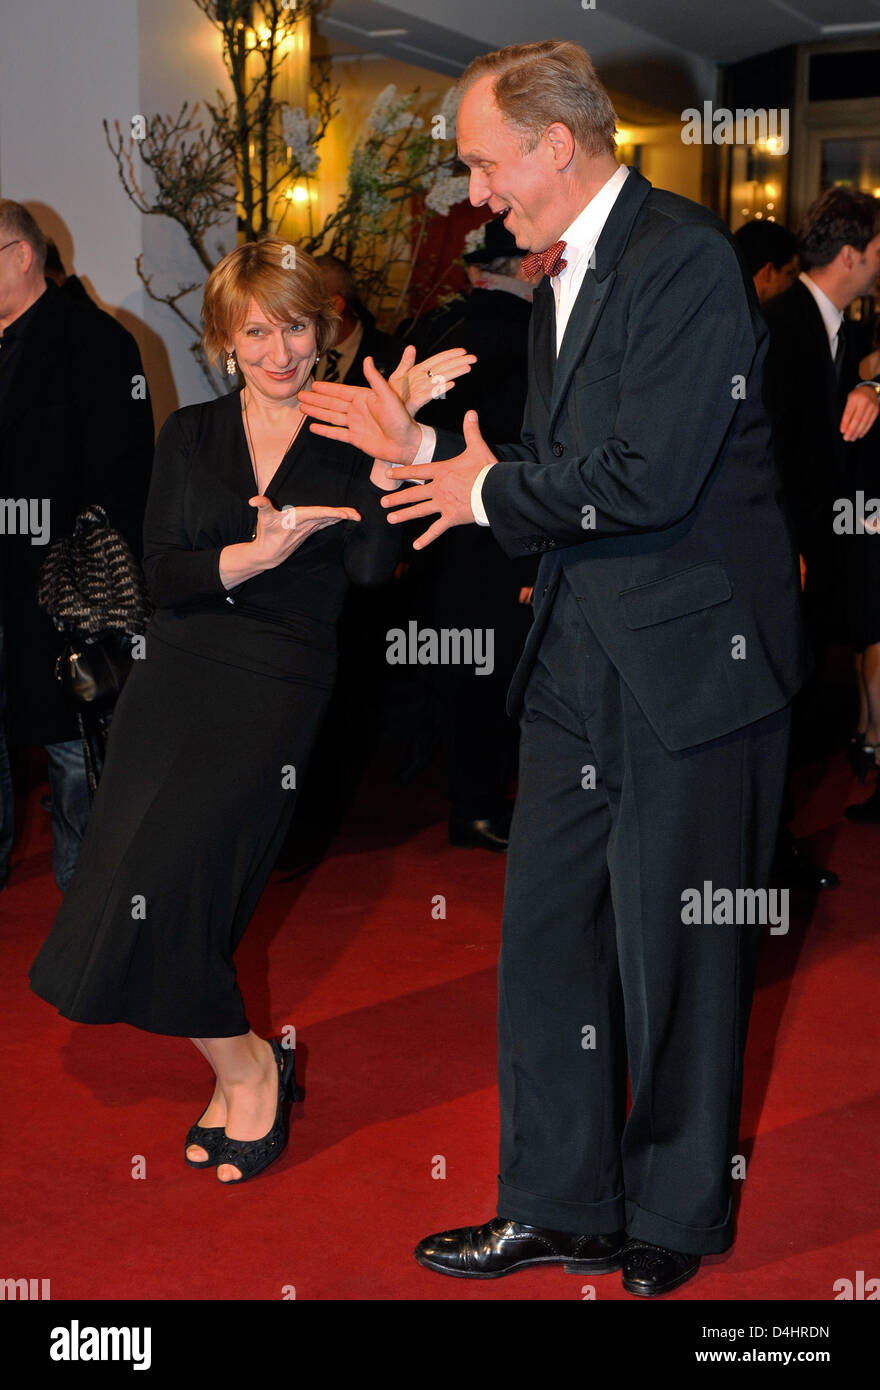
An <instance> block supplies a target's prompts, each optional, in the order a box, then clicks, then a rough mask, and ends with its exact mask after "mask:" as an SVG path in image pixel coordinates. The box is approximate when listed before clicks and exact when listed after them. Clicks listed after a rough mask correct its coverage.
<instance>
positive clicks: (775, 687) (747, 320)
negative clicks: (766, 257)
mask: <svg viewBox="0 0 880 1390" xmlns="http://www.w3.org/2000/svg"><path fill="white" fill-rule="evenodd" d="M594 259H595V267H594V268H591V269H589V270H588V271H587V273H586V276H585V278H584V282H583V285H582V287H581V290H580V293H579V296H578V299H577V301H576V303H575V306H574V309H573V311H572V314H571V318H570V319H569V322H568V326H567V329H566V332H565V336H564V338H563V342H562V348H561V351H560V354H559V357H558V359H557V358H556V355H555V314H554V300H553V292H552V289H551V287H550V283H549V281H548V280H546V279H545V280H544V281H542V283H541V285H540V286H539V287H538V290H537V292H536V294H535V299H534V305H533V313H532V335H531V344H530V372H529V394H528V399H527V402H526V411H525V419H524V424H523V431H522V437H521V442H520V443H519V444H518V445H511V446H508V447H505V448H504V449H503V450H501V457H502V462H500V463H499V464H498V465H496V466H495V467H494V468H492V469H491V471H490V472H489V474H488V476H487V478H486V481H485V483H484V485H483V502H484V505H485V507H486V512H487V515H488V517H489V521H490V524H491V526H492V529H493V531H494V533H495V535H496V537H497V538H498V539H499V540H500V542H501V544H502V545H503V546H504V548H505V550H506V551H507V553H508V554H509V555H523V554H532V553H541V554H542V556H543V558H542V561H541V566H540V569H539V572H538V582H537V586H536V589H535V622H534V626H533V628H532V632H531V634H530V637H529V640H528V642H527V644H526V649H525V652H524V654H523V659H522V661H521V662H520V665H519V667H518V669H517V673H516V675H515V677H514V681H513V684H512V686H511V690H510V695H509V707H510V710H511V713H517V712H518V710H519V708H520V705H521V701H522V695H523V691H524V689H525V684H526V681H527V679H528V675H529V672H530V670H531V667H532V664H533V662H534V660H535V656H536V653H537V650H538V647H539V645H540V642H541V639H542V636H543V633H544V630H545V627H546V623H547V616H548V613H549V610H550V606H551V603H552V598H553V591H554V589H555V586H556V584H557V583H558V581H559V577H560V574H561V572H562V570H563V568H564V569H565V572H566V576H567V579H568V581H569V583H570V584H571V587H572V589H573V591H574V593H575V594H576V595H577V597H578V598H579V600H580V602H581V606H582V609H583V612H584V614H585V616H586V618H587V621H588V622H589V624H590V626H591V628H592V629H593V631H594V633H595V635H596V637H597V639H598V641H599V642H600V643H601V644H602V646H603V648H604V650H605V651H606V653H607V654H608V656H609V658H610V660H611V661H612V663H613V664H614V666H615V667H616V669H617V671H618V672H619V675H620V678H621V679H622V680H623V681H624V682H625V683H626V684H627V685H628V687H629V688H630V690H631V691H632V693H633V695H634V696H635V698H636V700H637V701H638V702H639V704H640V706H641V708H642V710H643V712H644V714H645V716H646V718H647V719H648V720H649V722H650V724H651V725H652V727H653V728H654V730H655V732H656V734H657V736H658V737H659V738H660V740H661V741H662V742H663V744H664V745H665V746H666V747H667V748H669V749H672V750H680V749H683V748H687V747H689V746H692V745H695V744H699V743H703V742H706V741H708V740H710V739H715V738H719V737H721V736H723V735H725V734H728V733H731V732H733V731H734V730H736V729H738V728H741V727H743V726H744V725H746V724H749V723H752V722H754V721H756V720H758V719H760V718H762V717H763V716H765V715H768V714H771V713H773V712H774V711H776V710H778V709H781V708H782V707H783V706H784V705H785V704H787V703H788V701H789V700H790V699H791V697H792V696H793V694H794V693H795V692H796V691H797V689H798V688H799V687H800V685H801V684H802V682H803V679H804V677H805V674H806V670H807V659H806V652H805V643H804V634H803V627H802V622H801V618H800V606H799V576H798V567H797V554H796V550H795V546H794V543H793V538H792V533H791V526H790V522H789V520H788V517H787V515H786V513H785V512H784V509H783V504H782V500H781V495H780V487H779V480H778V475H777V472H776V467H775V463H774V459H773V453H772V446H771V438H770V427H769V422H768V420H767V416H766V413H765V410H764V406H763V404H762V400H761V380H762V372H763V366H764V358H765V356H766V351H767V328H766V324H765V322H764V319H763V317H762V316H761V313H760V310H759V308H758V303H757V299H756V297H755V293H754V289H753V287H752V284H751V282H750V280H749V278H748V276H747V274H746V272H745V269H744V267H743V265H742V263H741V261H740V259H739V255H738V253H737V251H736V248H735V246H734V243H733V239H732V237H731V236H730V233H729V232H728V230H727V228H726V227H725V226H724V224H723V223H722V222H720V221H719V220H718V218H716V217H715V216H714V215H713V214H712V213H710V212H709V211H707V210H706V209H705V208H703V207H701V206H699V205H698V204H696V203H692V202H690V201H689V200H688V199H685V198H680V197H678V196H677V195H675V194H672V193H666V192H663V191H661V190H659V189H654V188H652V187H651V185H650V184H649V183H648V181H647V180H646V179H644V178H643V177H642V176H641V175H640V174H638V173H637V172H636V171H635V170H630V172H629V175H628V177H627V180H626V182H625V184H624V186H623V188H622V189H621V191H620V194H619V195H618V198H617V200H616V202H615V204H614V206H613V208H612V210H611V213H610V215H609V217H608V219H607V221H606V223H605V226H604V228H603V231H602V234H601V236H600V238H599V242H598V245H597V247H596V252H595V257H594ZM743 397H744V398H743ZM460 447H461V441H460V440H458V439H456V438H455V437H452V436H448V435H447V436H445V437H444V436H439V437H438V449H437V457H438V458H441V457H450V456H452V455H453V454H454V453H455V452H458V450H459V449H460ZM585 508H593V509H595V510H594V511H593V512H591V511H589V510H586V511H585V510H584V509H585Z"/></svg>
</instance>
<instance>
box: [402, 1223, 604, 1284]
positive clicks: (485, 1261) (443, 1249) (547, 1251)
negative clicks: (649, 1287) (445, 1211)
mask: <svg viewBox="0 0 880 1390" xmlns="http://www.w3.org/2000/svg"><path fill="white" fill-rule="evenodd" d="M625 1245H626V1232H625V1231H615V1232H614V1234H613V1235H604V1236H573V1235H570V1234H569V1233H568V1232H566V1231H547V1230H545V1229H544V1228H543V1226H525V1225H523V1224H522V1223H521V1222H519V1221H508V1220H507V1218H506V1217H503V1216H496V1217H494V1218H493V1220H491V1221H487V1222H486V1224H485V1226H460V1227H458V1228H457V1229H456V1230H454V1231H440V1232H438V1234H437V1235H433V1236H427V1237H426V1238H425V1239H424V1240H422V1241H419V1244H418V1245H417V1246H416V1248H415V1251H414V1254H415V1257H416V1260H417V1261H418V1263H419V1264H420V1265H424V1266H425V1268H426V1269H433V1270H435V1271H436V1272H437V1273H438V1274H452V1275H454V1276H455V1277H456V1278H458V1279H498V1278H500V1276H501V1275H502V1274H512V1273H513V1271H514V1270H516V1269H527V1268H528V1267H529V1266H530V1265H549V1264H564V1265H565V1267H566V1269H567V1270H570V1272H571V1273H572V1274H610V1273H611V1272H612V1270H615V1269H620V1259H621V1253H622V1251H623V1249H624V1246H625Z"/></svg>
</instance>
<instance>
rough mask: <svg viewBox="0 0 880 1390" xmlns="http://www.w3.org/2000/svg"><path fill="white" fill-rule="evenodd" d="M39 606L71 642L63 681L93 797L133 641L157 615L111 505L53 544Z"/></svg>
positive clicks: (58, 666)
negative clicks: (111, 519) (110, 515)
mask: <svg viewBox="0 0 880 1390" xmlns="http://www.w3.org/2000/svg"><path fill="white" fill-rule="evenodd" d="M37 602H38V603H39V605H40V607H41V608H42V609H43V610H44V612H46V613H48V615H49V617H50V618H51V619H52V622H53V623H54V624H55V626H56V628H57V629H58V630H59V632H62V633H64V634H65V636H66V637H67V642H66V644H65V646H64V648H63V649H62V651H61V652H60V653H59V656H58V658H57V660H56V662H55V676H56V679H57V680H58V681H59V682H60V683H61V689H62V690H63V692H64V694H65V696H66V697H67V698H68V700H70V702H71V704H72V705H73V707H74V712H75V714H76V720H77V726H78V728H79V733H80V738H81V740H82V745H83V754H84V757H85V762H86V774H87V779H88V786H89V796H90V798H91V797H92V796H93V795H94V793H95V789H96V787H97V782H98V771H97V769H98V766H99V759H101V758H103V752H104V746H105V744H106V737H107V729H108V726H109V719H110V715H111V713H112V709H113V706H114V705H115V703H116V700H117V698H118V696H119V692H120V691H121V689H122V686H123V684H124V683H125V679H126V677H127V675H128V673H129V671H130V669H131V664H132V653H131V639H132V638H133V637H137V636H140V635H142V634H143V632H144V631H145V629H146V626H147V623H148V621H149V618H150V615H151V613H152V604H151V603H150V599H149V596H148V594H147V588H146V583H145V581H144V577H143V574H142V572H141V569H140V566H139V565H138V564H137V561H136V560H135V558H134V556H133V555H132V553H131V550H130V548H129V546H128V545H127V544H126V542H125V540H124V539H123V537H122V536H121V535H120V534H119V532H118V531H116V530H114V528H113V527H112V526H111V525H110V523H109V521H108V519H107V513H106V512H105V511H104V508H103V507H99V506H93V507H87V508H86V509H85V511H83V512H81V513H80V515H79V516H78V517H77V518H76V521H75V523H74V528H73V534H72V535H71V536H66V537H64V538H63V539H62V540H59V541H56V542H55V543H54V545H52V546H50V548H49V551H48V554H47V556H46V559H45V562H44V563H43V566H42V569H41V570H40V576H39V581H38V585H37Z"/></svg>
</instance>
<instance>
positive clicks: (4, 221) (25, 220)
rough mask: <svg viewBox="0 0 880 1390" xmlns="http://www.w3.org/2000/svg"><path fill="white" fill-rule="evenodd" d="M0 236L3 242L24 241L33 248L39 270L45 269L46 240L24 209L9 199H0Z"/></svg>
mask: <svg viewBox="0 0 880 1390" xmlns="http://www.w3.org/2000/svg"><path fill="white" fill-rule="evenodd" d="M0 234H2V237H3V241H4V242H7V241H26V242H27V244H28V246H30V247H32V248H33V252H34V256H35V257H36V261H37V265H38V266H39V268H40V270H45V267H46V238H45V237H44V236H43V233H42V232H41V231H40V229H39V227H38V226H37V224H36V222H35V221H34V219H33V217H32V216H31V214H30V213H29V212H28V210H27V208H26V207H22V205H21V203H14V202H13V201H12V199H11V198H0Z"/></svg>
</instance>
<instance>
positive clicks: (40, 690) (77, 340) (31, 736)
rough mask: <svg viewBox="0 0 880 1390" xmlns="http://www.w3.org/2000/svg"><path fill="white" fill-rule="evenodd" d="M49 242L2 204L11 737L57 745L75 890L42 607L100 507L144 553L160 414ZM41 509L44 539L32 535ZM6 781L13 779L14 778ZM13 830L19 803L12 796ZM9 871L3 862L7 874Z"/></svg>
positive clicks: (81, 787)
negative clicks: (65, 285)
mask: <svg viewBox="0 0 880 1390" xmlns="http://www.w3.org/2000/svg"><path fill="white" fill-rule="evenodd" d="M45 260H46V241H45V238H44V236H43V234H42V232H41V231H40V229H39V227H38V226H37V224H36V222H35V221H34V219H33V217H32V216H31V214H30V213H29V212H28V211H27V209H26V208H24V207H22V206H21V204H19V203H14V202H11V201H10V200H9V199H0V498H2V499H4V502H5V512H4V517H5V523H6V524H5V529H6V532H7V533H6V534H5V535H4V536H3V544H2V546H0V593H2V603H3V614H2V620H3V627H4V648H5V653H4V655H5V667H6V680H7V712H6V719H7V729H8V733H9V738H10V741H11V743H12V744H22V745H27V744H34V743H38V744H44V745H45V746H46V748H47V751H48V755H49V785H50V788H51V795H52V838H53V867H54V872H55V880H56V882H57V884H58V886H59V888H61V890H62V891H64V889H65V888H66V887H67V884H68V883H69V881H70V878H71V876H72V874H73V870H74V867H75V865H76V859H77V855H78V853H79V846H80V842H81V840H82V836H83V834H84V832H85V826H86V821H87V819H88V811H89V802H88V791H87V785H86V776H85V766H84V760H83V753H82V747H81V744H80V741H79V739H78V738H77V728H76V721H75V719H74V717H73V713H72V711H71V710H70V709H69V708H68V707H67V705H66V704H65V702H64V700H63V697H62V695H61V689H60V686H59V685H58V682H57V681H56V679H55V674H54V672H55V661H56V657H57V656H58V653H59V652H60V650H61V647H62V645H63V642H62V638H61V636H60V635H59V633H57V632H56V630H55V628H54V627H53V625H52V623H51V621H50V620H49V618H48V617H47V616H46V614H45V613H43V612H42V611H41V609H40V608H39V607H38V606H37V598H36V592H37V579H38V575H39V571H40V568H41V566H42V564H43V562H44V560H45V558H46V552H47V549H48V546H49V545H50V544H51V543H52V542H53V541H56V540H58V539H59V538H60V537H62V536H66V535H69V534H70V533H71V532H72V530H73V525H74V521H75V519H76V517H77V514H78V513H79V512H80V511H82V510H83V508H84V507H87V506H89V505H91V504H94V503H98V504H99V505H101V506H103V507H104V508H105V510H106V511H107V514H108V517H109V519H110V522H111V525H114V526H116V527H117V528H118V529H119V530H120V531H121V532H122V534H123V535H124V536H125V538H126V540H127V541H128V543H129V545H130V546H131V547H132V549H133V550H134V552H135V554H136V555H139V554H140V544H141V543H140V531H141V525H142V521H143V512H144V506H145V503H146V495H147V487H148V483H149V474H150V461H151V458H152V453H153V416H152V410H151V407H150V401H149V396H148V394H147V391H146V385H145V379H144V376H143V367H142V365H141V359H140V354H139V352H138V349H137V346H136V344H135V341H134V339H133V338H132V336H131V334H130V333H127V332H126V330H125V329H124V328H122V326H121V325H120V324H118V323H117V322H116V320H115V319H112V318H111V317H110V315H109V314H105V313H104V312H103V311H102V310H100V309H98V308H97V307H96V306H95V305H94V304H92V303H91V302H89V301H81V300H79V299H78V298H76V297H75V296H73V295H70V294H67V293H65V292H64V291H63V290H60V289H59V288H58V287H57V286H56V285H55V284H51V283H50V284H47V282H46V278H45ZM26 514H27V515H28V516H29V517H32V516H33V515H35V514H36V515H37V516H38V517H39V520H40V521H41V523H42V525H41V529H40V532H39V534H34V533H33V532H32V531H31V530H30V529H28V528H25V529H22V526H21V525H20V522H21V520H22V518H23V517H24V516H25V515H26ZM3 781H4V783H6V781H7V779H6V778H4V779H3ZM4 804H5V805H6V811H5V813H4V824H5V833H4V835H3V836H2V837H0V840H2V842H3V843H5V842H7V841H8V840H9V839H10V836H11V825H10V818H11V804H10V803H9V801H8V800H6V799H5V800H4ZM4 870H5V864H0V878H2V876H3V871H4Z"/></svg>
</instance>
